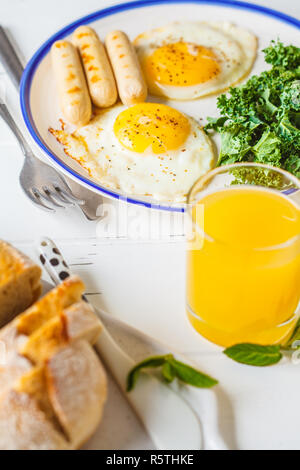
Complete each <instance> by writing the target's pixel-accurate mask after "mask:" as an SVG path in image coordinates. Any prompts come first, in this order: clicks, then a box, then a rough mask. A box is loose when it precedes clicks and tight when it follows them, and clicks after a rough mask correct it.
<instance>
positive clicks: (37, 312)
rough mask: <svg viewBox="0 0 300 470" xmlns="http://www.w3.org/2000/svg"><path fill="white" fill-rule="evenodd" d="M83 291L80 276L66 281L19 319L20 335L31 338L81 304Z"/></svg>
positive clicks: (17, 324)
mask: <svg viewBox="0 0 300 470" xmlns="http://www.w3.org/2000/svg"><path fill="white" fill-rule="evenodd" d="M83 291H84V284H83V282H82V281H81V279H80V278H79V277H78V276H72V277H69V278H68V279H66V280H65V281H64V282H62V283H61V284H59V286H57V287H55V288H54V289H52V290H51V291H50V292H49V293H48V294H46V295H45V296H44V297H43V298H42V299H41V300H39V301H38V302H36V303H35V304H34V305H33V306H32V307H31V308H29V309H28V310H26V311H25V312H24V313H23V314H22V315H20V316H19V317H18V318H17V322H16V326H17V329H18V332H19V334H23V335H27V336H29V335H31V334H32V333H34V332H35V331H36V330H37V329H38V328H40V327H41V326H43V325H44V324H45V323H47V322H48V321H49V320H51V319H52V318H54V317H55V316H57V315H60V314H61V313H62V311H63V310H64V309H65V308H67V307H70V306H71V305H72V304H73V303H76V302H79V300H81V296H82V294H83Z"/></svg>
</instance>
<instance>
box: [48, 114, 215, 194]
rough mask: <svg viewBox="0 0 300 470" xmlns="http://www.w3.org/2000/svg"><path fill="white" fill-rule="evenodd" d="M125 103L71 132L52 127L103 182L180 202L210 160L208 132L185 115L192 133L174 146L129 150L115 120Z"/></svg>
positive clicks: (129, 191)
mask: <svg viewBox="0 0 300 470" xmlns="http://www.w3.org/2000/svg"><path fill="white" fill-rule="evenodd" d="M125 109H127V107H126V106H123V105H117V106H114V107H113V108H110V109H109V110H105V111H102V112H101V113H100V114H99V115H97V116H96V117H95V118H94V119H93V120H92V121H91V122H90V123H89V124H88V125H86V126H84V127H81V128H79V129H78V130H76V131H75V132H74V133H68V132H67V131H66V130H54V129H50V132H51V133H52V134H53V135H54V136H55V137H56V138H57V140H58V141H59V142H60V143H61V144H62V145H63V146H64V150H65V152H66V153H67V155H69V156H70V157H72V158H73V159H75V160H76V161H77V162H79V163H80V164H81V165H82V166H83V167H84V168H85V169H86V170H87V171H88V172H89V175H90V176H91V177H92V178H93V179H94V180H95V181H98V182H99V183H101V185H103V186H105V187H107V188H111V189H115V190H121V191H122V192H124V193H126V194H131V195H140V196H152V197H153V198H154V199H156V200H159V201H173V202H183V201H185V200H186V196H187V193H188V191H189V190H190V188H191V186H192V185H193V184H194V183H195V181H196V180H197V179H198V178H199V177H200V176H202V175H203V174H205V173H206V172H207V171H209V170H210V169H211V168H212V166H213V165H214V152H213V148H212V144H211V141H210V139H209V137H208V136H207V135H206V134H205V132H204V131H203V130H202V128H201V126H200V125H199V124H198V123H197V121H196V120H195V119H193V118H191V117H189V116H186V117H187V118H188V120H189V123H190V133H189V135H188V137H187V139H186V141H185V142H184V144H183V145H182V146H181V147H180V148H178V149H176V150H172V151H168V152H167V153H162V154H160V155H158V154H154V153H152V151H151V148H148V149H147V150H146V151H145V152H144V153H137V152H133V151H130V150H128V149H127V148H125V147H124V146H122V145H121V143H120V142H119V140H118V139H117V137H116V136H115V134H114V130H113V128H114V123H115V120H116V118H117V116H118V115H119V113H121V112H122V111H123V110H125Z"/></svg>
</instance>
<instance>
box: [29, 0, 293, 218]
mask: <svg viewBox="0 0 300 470" xmlns="http://www.w3.org/2000/svg"><path fill="white" fill-rule="evenodd" d="M176 3H177V4H184V3H190V4H197V5H201V4H202V5H217V6H223V7H231V8H235V9H242V10H250V11H254V12H258V13H261V14H263V15H267V16H270V17H273V18H276V19H278V20H280V21H283V22H284V23H287V24H290V25H292V26H295V27H296V28H298V29H300V21H299V20H297V19H296V18H293V17H292V16H289V15H286V14H285V13H281V12H280V11H277V10H273V9H271V8H267V7H263V6H260V5H254V4H252V3H248V2H240V1H234V0H186V1H184V0H139V1H133V2H126V3H120V4H118V5H114V6H111V7H108V8H104V9H102V10H98V11H96V12H94V13H91V14H89V15H86V16H84V17H82V18H80V19H78V20H76V21H74V22H73V23H70V24H69V25H67V26H65V27H64V28H62V29H60V30H59V31H58V32H57V33H55V34H54V35H53V36H51V37H50V38H49V39H48V40H47V41H46V42H44V44H43V45H42V46H41V47H40V48H39V49H38V50H37V52H36V53H35V54H34V55H33V57H32V58H31V59H30V61H29V62H28V64H27V66H26V68H25V70H24V73H23V76H22V80H21V85H20V102H21V110H22V115H23V119H24V121H25V124H26V126H27V128H28V130H29V132H30V134H31V136H32V137H33V139H34V140H35V142H36V143H37V144H38V146H39V147H40V148H41V149H42V150H43V151H44V152H45V153H46V154H47V155H48V156H49V157H50V158H51V159H52V160H53V161H54V162H55V163H56V164H58V165H59V166H60V167H61V168H63V169H64V170H65V171H66V172H67V173H69V174H71V175H72V176H73V177H75V178H76V179H79V180H80V181H81V182H83V183H85V184H87V185H88V186H90V187H92V188H94V189H96V190H97V191H99V192H100V193H102V194H104V195H106V196H109V197H112V198H114V199H118V200H121V201H126V202H129V203H131V204H137V205H141V206H144V207H149V208H152V209H160V210H165V211H170V212H185V207H184V206H180V207H178V205H177V206H175V205H174V206H172V205H169V206H168V205H162V204H159V203H157V204H156V203H152V202H147V201H142V200H139V199H134V198H133V197H127V196H124V195H121V194H119V193H117V192H115V191H111V190H109V189H107V188H105V187H103V186H100V185H99V184H97V183H95V182H93V181H91V180H90V179H88V178H86V177H84V176H82V175H80V174H79V173H77V171H75V170H73V169H72V168H70V167H69V166H68V165H66V164H65V163H64V162H63V161H62V160H61V159H60V158H59V157H58V156H57V155H55V154H54V153H53V152H52V151H51V149H50V148H49V147H48V146H47V144H46V143H45V142H44V141H43V139H42V137H41V136H40V134H39V132H38V130H37V128H36V126H35V123H34V120H33V117H32V113H31V108H30V90H31V85H32V80H33V77H34V74H35V71H36V69H37V67H38V65H39V64H40V62H41V61H42V59H43V58H44V57H45V55H46V54H48V52H49V50H50V48H51V46H52V44H53V43H54V42H55V41H58V40H59V39H62V38H64V37H65V36H68V35H69V34H71V33H72V32H73V31H74V29H76V28H77V27H78V26H80V25H82V24H89V23H91V22H93V21H96V20H99V19H101V18H105V17H106V16H112V15H114V14H116V13H120V12H123V11H127V10H133V9H137V8H143V7H147V6H155V5H164V4H176Z"/></svg>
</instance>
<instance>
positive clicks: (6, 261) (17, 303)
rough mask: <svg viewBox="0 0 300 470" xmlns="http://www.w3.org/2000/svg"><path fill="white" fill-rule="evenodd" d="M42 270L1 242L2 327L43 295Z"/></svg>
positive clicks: (0, 286)
mask: <svg viewBox="0 0 300 470" xmlns="http://www.w3.org/2000/svg"><path fill="white" fill-rule="evenodd" d="M40 279H41V269H40V268H39V266H37V265H36V264H34V263H33V262H32V261H31V260H30V259H29V258H28V257H27V256H25V255H24V254H23V253H21V252H20V251H18V250H16V249H15V248H14V247H13V246H11V245H10V244H8V243H6V242H4V241H2V240H0V326H3V325H4V324H5V323H7V322H8V321H10V320H12V319H13V318H14V317H15V316H16V315H18V314H19V313H21V312H23V311H24V310H25V309H26V308H28V307H29V306H30V305H31V304H33V302H35V301H36V300H37V299H38V297H39V296H40V294H41V282H40Z"/></svg>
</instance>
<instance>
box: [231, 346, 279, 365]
mask: <svg viewBox="0 0 300 470" xmlns="http://www.w3.org/2000/svg"><path fill="white" fill-rule="evenodd" d="M280 348H281V346H280V345H273V346H261V345H259V344H251V343H241V344H235V345H234V346H231V347H229V348H227V349H225V350H224V351H223V352H224V354H226V356H228V357H230V359H233V360H234V361H236V362H240V363H241V364H247V365H250V366H257V367H265V366H270V365H272V364H277V362H279V361H280V360H281V358H282V353H281V352H280Z"/></svg>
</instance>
